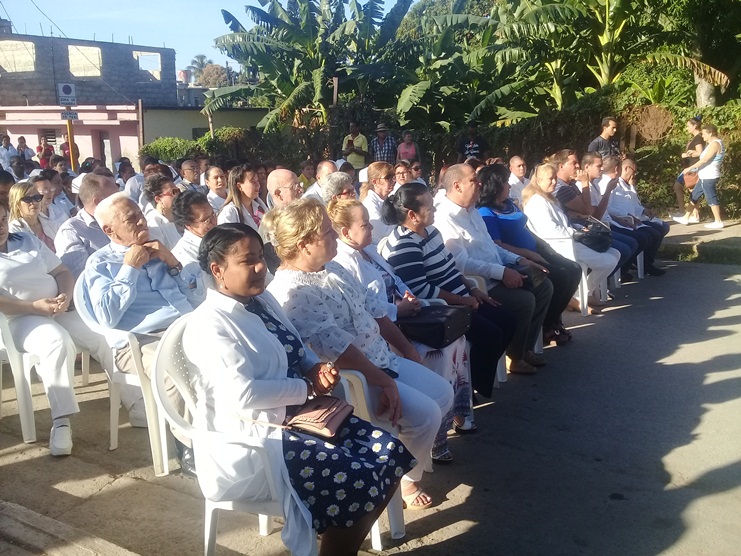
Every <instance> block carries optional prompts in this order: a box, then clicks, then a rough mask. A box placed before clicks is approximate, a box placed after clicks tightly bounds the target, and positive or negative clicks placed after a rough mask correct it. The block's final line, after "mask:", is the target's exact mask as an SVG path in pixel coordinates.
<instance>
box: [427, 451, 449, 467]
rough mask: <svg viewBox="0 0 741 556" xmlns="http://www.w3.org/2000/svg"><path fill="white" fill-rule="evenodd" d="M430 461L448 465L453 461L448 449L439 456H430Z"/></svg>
mask: <svg viewBox="0 0 741 556" xmlns="http://www.w3.org/2000/svg"><path fill="white" fill-rule="evenodd" d="M432 461H433V462H434V463H437V464H439V465H450V464H451V463H453V454H451V453H450V450H445V451H444V452H443V453H442V454H440V455H439V456H432Z"/></svg>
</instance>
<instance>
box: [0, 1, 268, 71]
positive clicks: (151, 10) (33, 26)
mask: <svg viewBox="0 0 741 556" xmlns="http://www.w3.org/2000/svg"><path fill="white" fill-rule="evenodd" d="M33 2H35V3H36V5H37V6H38V8H40V10H42V11H43V12H44V13H45V14H46V15H47V16H48V17H49V19H51V20H52V21H53V22H54V24H56V25H57V26H59V28H60V29H61V30H62V31H63V32H64V34H65V35H66V36H67V37H69V38H74V39H85V40H98V41H104V42H109V41H111V37H112V38H113V42H119V43H128V42H129V37H131V39H132V41H133V44H135V45H139V46H150V47H162V46H163V43H164V46H165V47H167V48H174V49H175V52H176V60H177V63H176V68H177V69H184V68H185V67H186V66H188V65H190V61H191V60H192V59H193V57H194V56H195V55H196V54H205V55H206V56H207V57H208V58H210V59H211V60H213V61H214V62H215V63H217V64H221V65H225V64H226V63H227V61H228V62H229V65H230V66H232V67H234V66H235V65H236V63H235V62H234V61H233V60H230V59H229V58H227V57H226V56H224V55H223V54H221V53H220V52H219V51H218V50H217V49H215V48H214V39H215V38H216V37H218V36H220V35H225V34H227V33H229V32H230V30H229V27H227V25H226V24H225V23H224V19H223V18H222V16H221V10H222V9H225V10H227V11H229V12H231V13H232V14H233V15H234V16H235V17H237V19H239V21H241V22H242V24H243V25H244V26H245V27H248V28H249V27H250V26H251V23H252V22H251V20H250V19H249V17H248V16H247V14H246V13H245V11H244V6H245V5H247V4H252V5H255V6H258V5H259V4H258V3H257V2H256V1H255V0H218V1H212V0H201V1H196V0H119V1H116V2H113V1H111V0H33ZM33 2H32V1H31V0H24V1H23V2H10V1H9V0H0V17H2V18H4V19H8V18H9V19H10V20H11V21H12V22H13V25H14V27H15V29H14V31H15V32H17V33H21V34H28V35H41V34H42V30H43V35H45V36H49V35H50V31H52V29H53V33H54V36H60V33H59V31H58V29H57V28H56V27H55V26H53V25H52V23H51V22H50V21H49V19H47V18H46V17H45V16H44V15H43V14H42V13H41V11H40V10H39V9H37V8H36V7H35V6H34V4H33Z"/></svg>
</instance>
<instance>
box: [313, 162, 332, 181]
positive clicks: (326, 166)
mask: <svg viewBox="0 0 741 556" xmlns="http://www.w3.org/2000/svg"><path fill="white" fill-rule="evenodd" d="M336 171H337V165H336V164H335V163H334V162H332V161H331V160H322V161H321V162H320V163H319V164H317V165H316V181H318V182H319V185H321V184H322V183H324V178H326V177H327V176H328V175H329V174H333V173H334V172H336Z"/></svg>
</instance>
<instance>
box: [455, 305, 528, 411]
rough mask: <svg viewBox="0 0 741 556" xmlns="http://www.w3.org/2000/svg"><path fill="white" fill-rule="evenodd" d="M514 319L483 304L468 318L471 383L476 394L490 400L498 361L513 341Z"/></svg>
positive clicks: (502, 310) (511, 315) (467, 337)
mask: <svg viewBox="0 0 741 556" xmlns="http://www.w3.org/2000/svg"><path fill="white" fill-rule="evenodd" d="M516 328H517V319H516V318H515V316H514V315H513V314H512V313H510V312H509V311H507V310H506V309H504V308H502V307H492V306H491V305H488V304H486V303H483V304H481V305H480V306H479V308H478V310H476V311H474V312H473V314H472V317H471V329H470V330H469V331H468V332H467V333H466V339H468V341H470V342H471V383H472V386H473V388H474V390H476V391H477V392H478V393H479V394H481V395H482V396H486V397H487V398H490V397H491V394H492V390H493V389H494V379H495V378H496V374H497V361H499V358H500V357H501V356H502V354H503V353H504V351H505V350H506V349H507V346H508V345H509V343H510V342H511V341H512V337H513V336H514V333H515V329H516Z"/></svg>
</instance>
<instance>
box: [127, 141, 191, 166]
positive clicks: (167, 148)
mask: <svg viewBox="0 0 741 556" xmlns="http://www.w3.org/2000/svg"><path fill="white" fill-rule="evenodd" d="M203 152H204V151H203V149H202V148H201V147H200V146H199V144H198V143H197V142H196V141H189V140H188V139H180V138H179V137H158V138H157V139H155V140H154V141H152V142H151V143H147V144H146V145H143V146H142V148H141V149H139V155H140V156H153V157H154V158H156V159H157V160H164V161H166V162H172V161H173V160H177V159H178V158H182V157H184V156H195V155H198V154H203Z"/></svg>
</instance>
